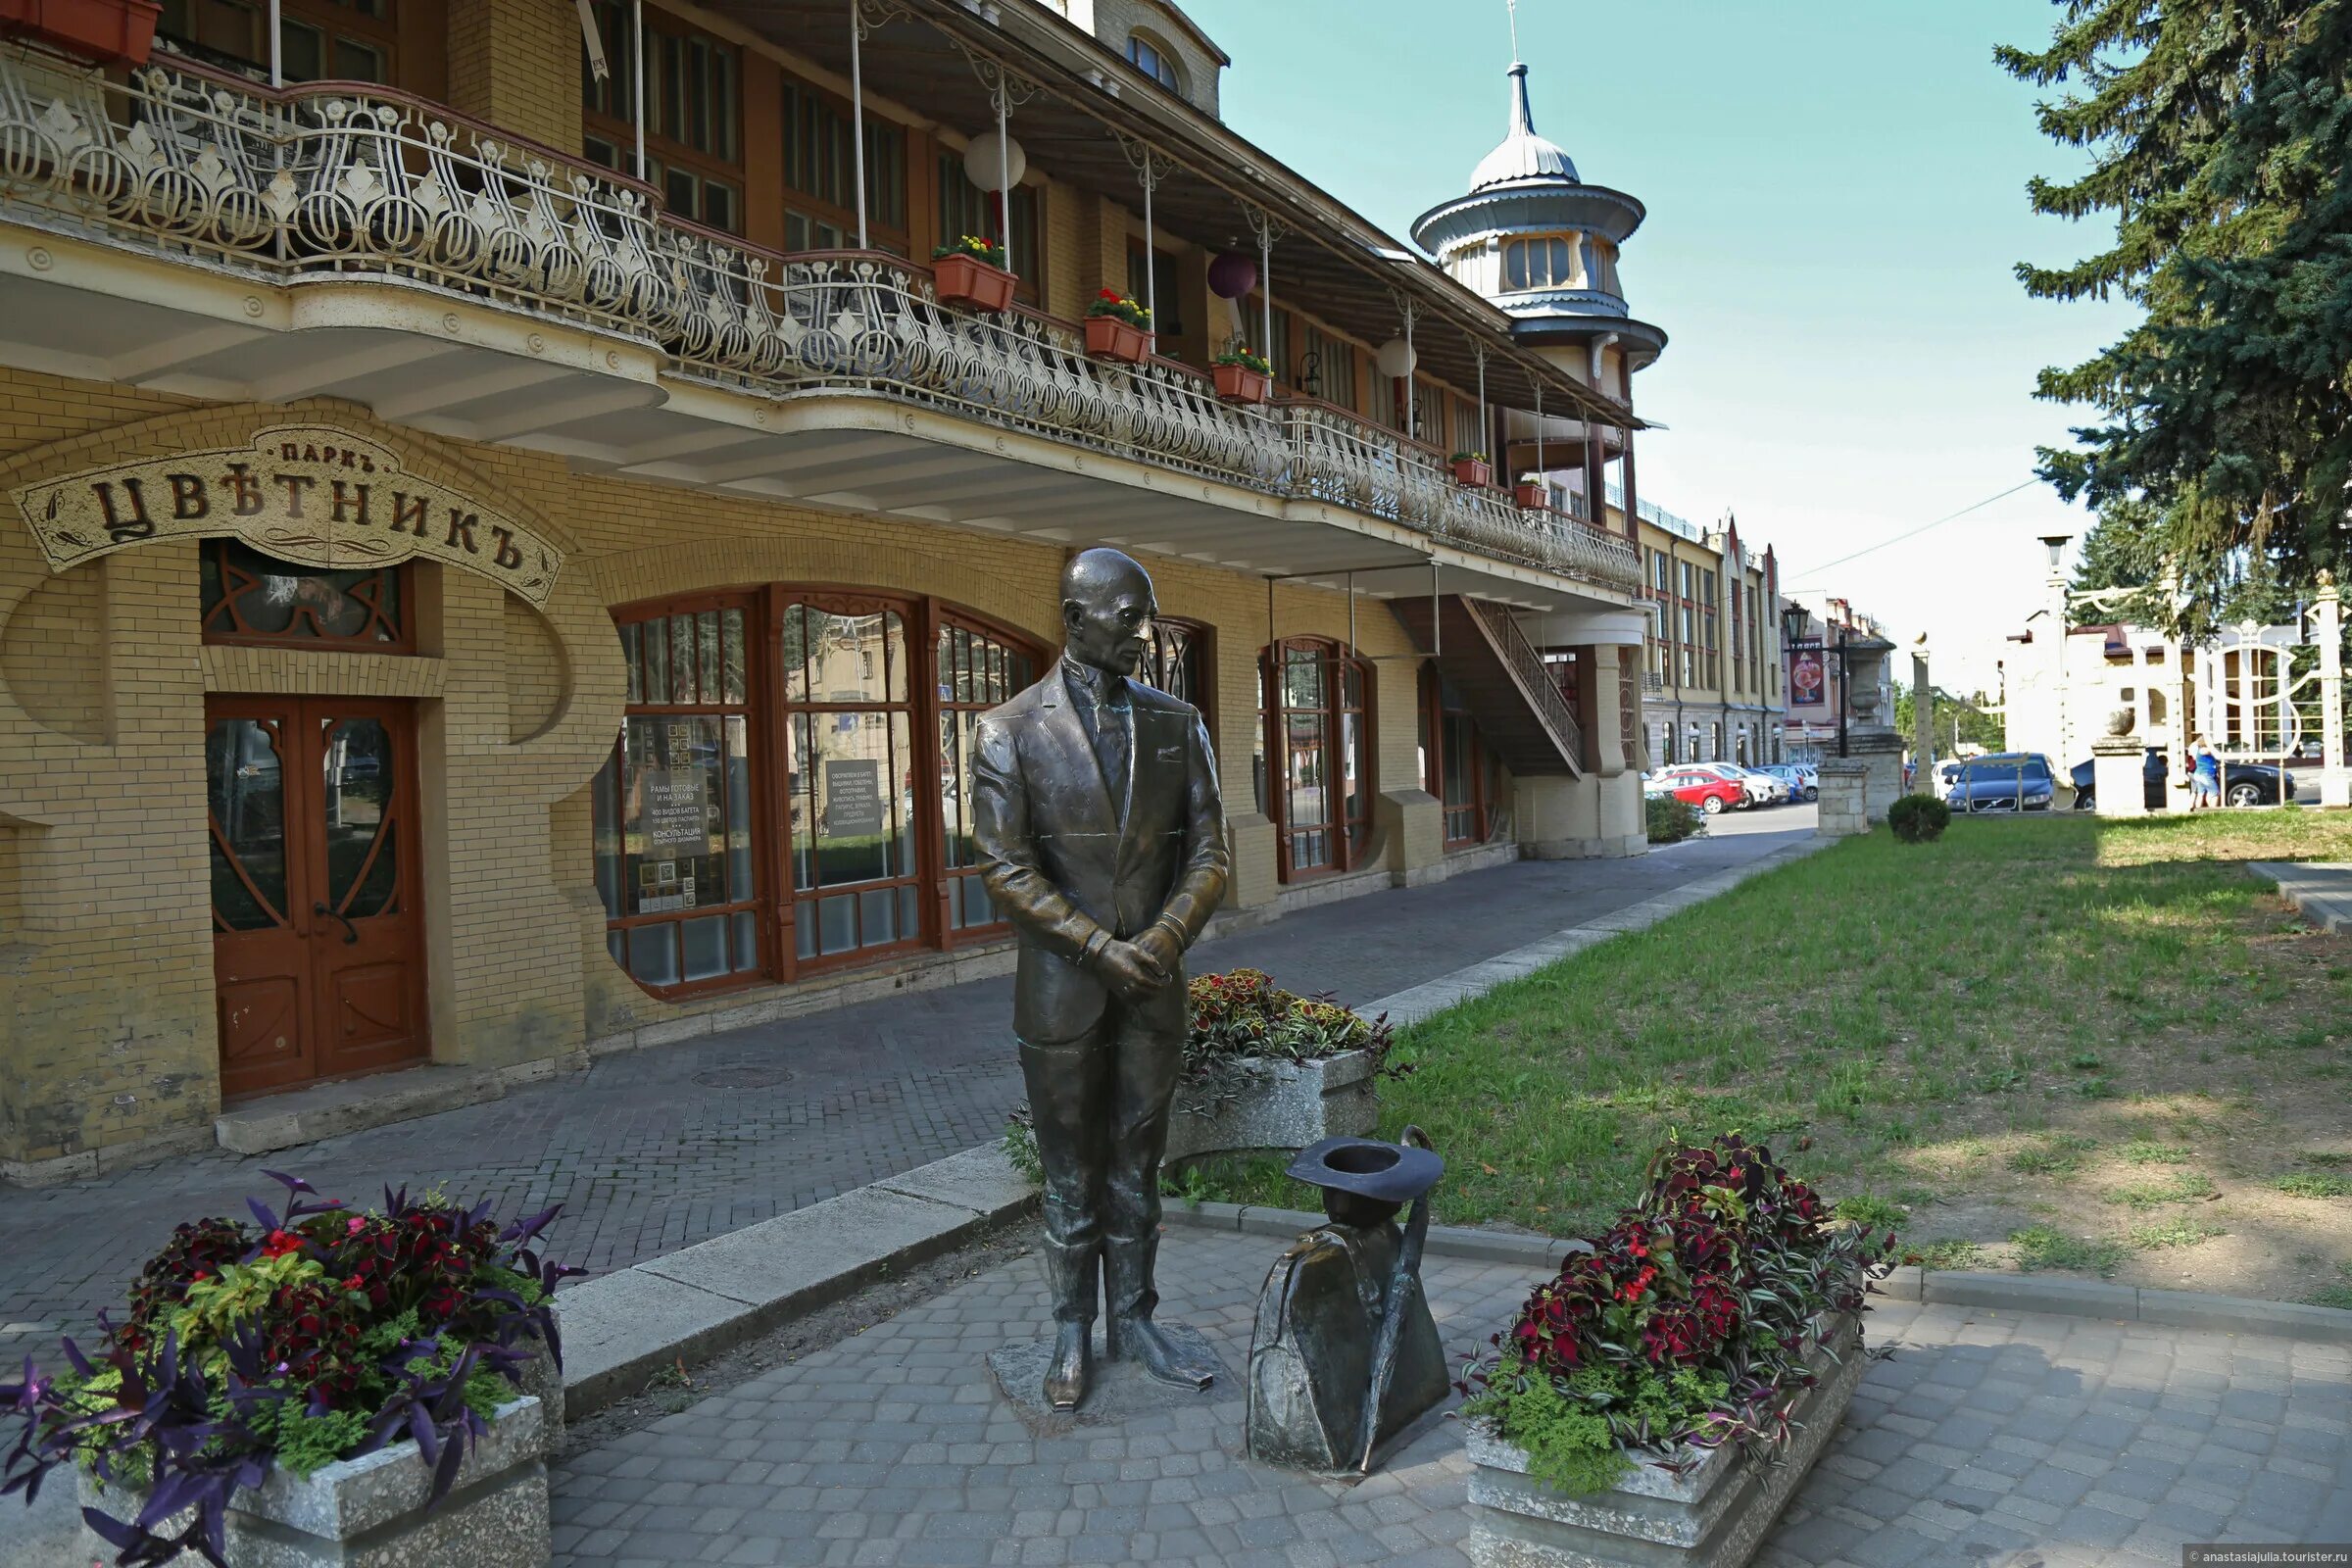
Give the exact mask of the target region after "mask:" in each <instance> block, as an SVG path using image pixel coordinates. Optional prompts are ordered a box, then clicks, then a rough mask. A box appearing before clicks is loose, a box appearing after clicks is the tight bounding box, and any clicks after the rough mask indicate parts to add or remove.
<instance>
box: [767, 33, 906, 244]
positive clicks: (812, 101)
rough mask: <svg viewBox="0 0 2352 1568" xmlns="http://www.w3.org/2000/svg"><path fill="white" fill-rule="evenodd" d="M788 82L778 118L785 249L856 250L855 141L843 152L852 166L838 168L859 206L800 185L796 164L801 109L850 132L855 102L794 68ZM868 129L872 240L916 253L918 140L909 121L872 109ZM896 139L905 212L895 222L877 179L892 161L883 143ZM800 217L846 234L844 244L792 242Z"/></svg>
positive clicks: (845, 144)
mask: <svg viewBox="0 0 2352 1568" xmlns="http://www.w3.org/2000/svg"><path fill="white" fill-rule="evenodd" d="M782 83H783V85H782V89H781V91H780V93H779V95H778V104H777V111H778V112H777V119H778V123H779V125H780V127H781V128H780V130H779V132H778V137H779V140H778V147H777V157H778V161H779V164H780V166H781V168H782V170H783V173H782V176H781V178H780V179H779V181H778V193H779V194H778V200H779V202H780V204H781V207H782V213H783V221H784V223H785V225H786V229H785V232H786V236H787V237H786V243H785V246H784V249H785V251H786V252H787V253H792V252H797V251H809V250H818V251H822V250H836V249H838V250H854V249H856V248H857V245H858V210H857V207H856V206H855V205H854V204H855V202H856V200H857V195H858V193H857V191H856V189H855V188H854V187H855V186H856V184H857V182H858V172H857V149H856V146H855V144H853V143H851V142H849V141H848V140H847V139H846V138H844V140H843V143H842V146H843V152H842V154H841V156H842V157H843V158H844V159H845V160H846V162H847V167H846V168H844V169H841V170H839V171H836V172H838V173H839V174H840V175H841V183H842V186H843V188H844V191H845V194H847V196H848V197H849V198H850V200H851V202H852V203H853V205H851V206H847V207H845V206H843V205H841V203H840V202H838V201H836V200H835V199H834V198H832V197H830V196H826V195H824V194H822V193H821V192H817V191H812V190H809V189H807V188H806V187H805V186H802V185H800V184H797V183H795V181H796V180H797V179H798V178H799V176H800V172H801V171H800V169H799V168H798V167H797V165H796V151H797V149H798V147H799V143H798V142H797V140H796V136H797V134H798V132H799V130H800V128H801V124H800V123H796V111H800V112H801V115H800V119H801V120H802V121H805V120H806V111H807V110H809V109H815V110H822V111H824V112H825V113H827V114H830V115H831V116H832V117H833V120H834V123H835V124H836V126H837V127H838V128H840V129H845V130H846V129H850V128H851V126H850V105H849V103H848V101H847V100H845V99H841V98H837V97H835V96H834V95H833V94H832V93H830V92H827V91H826V90H825V89H823V88H821V87H818V86H816V85H815V84H814V83H812V82H809V81H804V80H802V79H801V78H800V77H798V76H795V75H793V74H792V73H789V72H785V73H782ZM864 129H865V183H866V192H865V205H866V216H865V223H866V241H867V244H868V245H869V246H870V247H871V248H873V249H875V250H883V251H890V252H891V253H892V254H894V255H899V256H908V255H911V254H912V251H911V250H910V248H909V247H910V246H911V245H912V243H913V226H912V225H913V206H914V185H913V181H912V179H911V178H910V176H909V172H908V164H909V162H910V160H911V159H912V158H913V156H914V152H915V148H914V138H913V137H912V136H911V135H909V134H908V132H907V127H906V126H905V125H902V124H900V123H898V122H897V121H895V120H889V119H885V118H884V117H882V116H879V115H877V114H875V113H874V112H873V111H872V110H871V109H868V110H867V111H866V113H865V127H864ZM892 137H895V138H896V139H897V142H898V159H897V167H898V193H897V194H898V202H899V212H898V218H897V220H896V221H892V220H891V219H890V217H889V215H888V214H887V213H886V212H885V211H884V204H883V203H882V202H881V201H880V200H879V199H878V195H879V193H878V192H877V191H876V189H875V185H876V183H877V181H879V180H881V179H882V178H883V177H884V176H885V173H886V171H885V169H884V167H883V166H884V164H885V163H886V162H887V161H886V160H885V159H883V158H882V156H881V151H880V149H881V144H882V143H883V142H885V141H887V140H888V139H890V138H892ZM810 156H812V155H810ZM795 218H799V219H801V220H802V221H805V222H809V223H820V222H821V223H824V224H827V225H829V226H830V227H832V228H834V229H836V230H838V231H839V232H840V234H841V236H842V243H841V244H840V245H839V246H826V245H794V244H792V243H791V242H790V224H791V222H792V221H793V219H795Z"/></svg>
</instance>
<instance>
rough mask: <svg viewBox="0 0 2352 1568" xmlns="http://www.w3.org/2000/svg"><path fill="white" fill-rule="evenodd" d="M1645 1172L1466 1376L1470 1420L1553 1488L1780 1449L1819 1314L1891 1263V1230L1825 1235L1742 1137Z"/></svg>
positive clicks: (1820, 1211) (1811, 1202)
mask: <svg viewBox="0 0 2352 1568" xmlns="http://www.w3.org/2000/svg"><path fill="white" fill-rule="evenodd" d="M1647 1174H1648V1179H1649V1180H1648V1187H1647V1190H1646V1191H1645V1192H1644V1193H1643V1195H1642V1199H1641V1201H1639V1202H1638V1203H1637V1204H1636V1206H1634V1207H1633V1208H1629V1209H1627V1210H1626V1211H1625V1212H1624V1213H1622V1214H1620V1215H1619V1216H1618V1218H1617V1222H1616V1223H1615V1224H1614V1225H1612V1226H1611V1227H1610V1228H1609V1229H1608V1230H1607V1231H1606V1232H1604V1233H1603V1234H1601V1235H1600V1236H1597V1237H1594V1238H1593V1239H1592V1242H1591V1248H1592V1250H1590V1251H1579V1252H1571V1253H1570V1254H1569V1255H1568V1257H1567V1259H1566V1261H1565V1262H1563V1263H1562V1264H1561V1265H1560V1271H1559V1273H1558V1274H1557V1275H1556V1276H1554V1277H1553V1278H1551V1279H1549V1280H1546V1281H1544V1283H1543V1284H1541V1285H1539V1286H1537V1287H1536V1290H1535V1292H1534V1294H1533V1295H1531V1296H1530V1297H1529V1298H1528V1299H1527V1304H1526V1305H1525V1306H1523V1307H1521V1308H1520V1311H1519V1315H1518V1317H1517V1318H1516V1319H1514V1320H1513V1322H1512V1323H1511V1326H1510V1328H1509V1329H1508V1330H1507V1331H1506V1332H1505V1333H1503V1334H1500V1335H1497V1336H1495V1346H1496V1350H1495V1354H1494V1355H1493V1356H1491V1357H1490V1358H1488V1359H1486V1360H1485V1361H1483V1362H1480V1361H1476V1360H1474V1361H1473V1362H1472V1363H1471V1365H1470V1367H1469V1368H1468V1372H1467V1377H1466V1381H1465V1384H1464V1387H1465V1389H1466V1391H1467V1392H1468V1394H1469V1398H1468V1399H1467V1401H1466V1402H1465V1403H1464V1404H1463V1406H1462V1409H1463V1412H1464V1413H1465V1414H1467V1415H1471V1416H1477V1417H1482V1418H1484V1419H1486V1420H1488V1421H1490V1422H1492V1423H1493V1424H1494V1426H1495V1430H1496V1431H1497V1432H1498V1433H1499V1434H1500V1435H1501V1436H1502V1437H1504V1438H1506V1439H1508V1440H1509V1441H1511V1442H1513V1443H1515V1444H1518V1445H1519V1446H1521V1447H1523V1448H1525V1449H1526V1450H1527V1453H1528V1460H1529V1469H1530V1473H1531V1474H1533V1475H1534V1476H1536V1477H1537V1479H1539V1480H1541V1481H1544V1483H1546V1484H1547V1485H1549V1486H1552V1487H1554V1488H1556V1489H1558V1490H1560V1491H1562V1492H1567V1493H1572V1494H1574V1493H1588V1492H1597V1491H1600V1490H1602V1489H1603V1488H1606V1487H1608V1486H1610V1485H1612V1484H1613V1483H1615V1482H1616V1481H1617V1480H1618V1479H1619V1478H1620V1477H1622V1476H1623V1475H1624V1474H1625V1473H1626V1472H1627V1471H1629V1470H1630V1469H1632V1467H1633V1461H1632V1460H1631V1459H1630V1458H1628V1457H1627V1453H1626V1450H1628V1449H1631V1448H1642V1449H1652V1450H1663V1449H1668V1448H1671V1447H1673V1446H1677V1445H1682V1444H1688V1445H1690V1446H1693V1447H1700V1448H1712V1447H1718V1446H1722V1445H1723V1444H1726V1443H1732V1442H1738V1443H1741V1444H1743V1445H1746V1446H1750V1447H1752V1448H1754V1449H1756V1450H1758V1451H1759V1452H1760V1453H1763V1454H1769V1453H1770V1452H1771V1451H1772V1450H1775V1449H1778V1448H1780V1447H1782V1446H1785V1445H1786V1444H1787V1443H1788V1440H1789V1433H1790V1431H1791V1427H1790V1425H1789V1408H1790V1406H1791V1405H1792V1404H1793V1403H1794V1402H1795V1399H1796V1397H1797V1395H1798V1394H1799V1393H1800V1392H1801V1391H1803V1390H1804V1389H1807V1388H1810V1387H1812V1386H1813V1384H1814V1383H1815V1382H1816V1381H1817V1380H1816V1378H1815V1377H1814V1375H1813V1373H1812V1372H1811V1371H1809V1370H1808V1369H1807V1366H1806V1362H1807V1359H1808V1358H1809V1357H1810V1356H1811V1355H1812V1353H1813V1352H1814V1350H1815V1349H1817V1348H1819V1347H1820V1345H1821V1343H1822V1337H1823V1333H1824V1330H1825V1329H1826V1328H1827V1327H1828V1324H1827V1323H1826V1321H1825V1319H1827V1318H1829V1317H1832V1316H1834V1315H1838V1314H1844V1313H1852V1312H1859V1311H1862V1310H1864V1303H1863V1293H1864V1292H1865V1291H1866V1290H1867V1289H1868V1282H1869V1281H1870V1280H1872V1279H1876V1278H1880V1277H1883V1276H1884V1275H1885V1274H1886V1273H1887V1271H1888V1270H1889V1269H1891V1268H1892V1267H1893V1266H1894V1261H1895V1257H1896V1255H1897V1253H1896V1249H1895V1238H1894V1233H1893V1232H1891V1231H1889V1232H1887V1233H1886V1234H1885V1235H1883V1236H1882V1235H1878V1234H1874V1233H1871V1232H1867V1231H1863V1230H1859V1229H1839V1228H1838V1227H1836V1226H1834V1225H1833V1224H1832V1222H1831V1212H1830V1207H1829V1205H1828V1204H1827V1203H1826V1202H1824V1201H1822V1199H1821V1198H1820V1196H1819V1195H1818V1194H1816V1193H1815V1192H1814V1191H1813V1190H1812V1189H1811V1188H1809V1187H1807V1186H1806V1185H1805V1184H1804V1183H1802V1182H1800V1181H1797V1180H1796V1179H1795V1178H1794V1177H1791V1176H1790V1175H1789V1173H1788V1172H1787V1171H1785V1170H1783V1169H1782V1168H1781V1167H1780V1166H1779V1165H1778V1164H1776V1163H1775V1162H1774V1161H1773V1158H1772V1152H1771V1151H1770V1150H1767V1149H1764V1148H1762V1147H1760V1146H1757V1145H1751V1144H1748V1143H1746V1142H1745V1141H1744V1140H1742V1139H1741V1138H1740V1136H1739V1135H1737V1134H1728V1135H1726V1136H1724V1137H1722V1138H1719V1139H1717V1140H1716V1141H1715V1142H1713V1143H1712V1144H1706V1145H1699V1146H1695V1147H1678V1146H1675V1145H1671V1144H1670V1145H1668V1146H1666V1147H1665V1148H1663V1149H1660V1150H1659V1151H1658V1152H1656V1153H1655V1154H1653V1155H1652V1156H1651V1157H1650V1162H1649V1168H1648V1172H1647Z"/></svg>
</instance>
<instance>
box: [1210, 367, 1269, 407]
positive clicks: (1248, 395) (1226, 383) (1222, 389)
mask: <svg viewBox="0 0 2352 1568" xmlns="http://www.w3.org/2000/svg"><path fill="white" fill-rule="evenodd" d="M1210 373H1211V374H1212V375H1214V376H1215V377H1216V382H1217V396H1218V397H1220V398H1223V399H1224V400H1225V401H1226V402H1228V403H1263V402H1265V401H1266V398H1267V396H1268V395H1269V394H1270V393H1272V391H1273V390H1274V378H1273V377H1272V376H1270V375H1267V374H1266V373H1264V372H1263V371H1260V370H1252V369H1251V368H1250V367H1248V366H1247V365H1218V366H1212V367H1211V368H1210Z"/></svg>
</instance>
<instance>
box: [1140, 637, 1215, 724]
mask: <svg viewBox="0 0 2352 1568" xmlns="http://www.w3.org/2000/svg"><path fill="white" fill-rule="evenodd" d="M1208 671H1209V658H1208V628H1207V627H1206V626H1202V625H1200V624H1199V623H1197V622H1194V621H1190V620H1171V619H1167V618H1164V617H1163V618H1161V619H1158V620H1154V621H1153V622H1152V646H1151V647H1149V648H1147V649H1146V650H1144V667H1143V668H1141V669H1139V670H1137V671H1136V677H1137V678H1138V679H1139V680H1141V681H1143V682H1144V683H1145V684H1146V685H1149V686H1156V687H1158V688H1159V689H1160V690H1161V691H1163V692H1166V693H1167V694H1168V695H1169V696H1170V697H1174V698H1178V699H1181V700H1182V701H1184V702H1188V703H1190V704H1192V705H1193V706H1194V707H1195V708H1197V709H1199V710H1201V712H1203V713H1206V712H1208V711H1209V697H1208Z"/></svg>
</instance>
